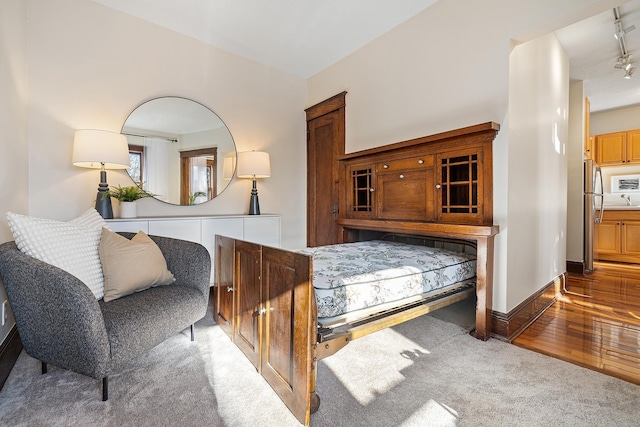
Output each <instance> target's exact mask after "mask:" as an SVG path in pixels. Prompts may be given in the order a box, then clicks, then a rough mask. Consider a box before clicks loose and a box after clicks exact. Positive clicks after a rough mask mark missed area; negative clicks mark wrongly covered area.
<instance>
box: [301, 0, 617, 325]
mask: <svg viewBox="0 0 640 427" xmlns="http://www.w3.org/2000/svg"><path fill="white" fill-rule="evenodd" d="M617 3H618V2H616V1H609V0H590V1H588V0H566V1H562V2H558V1H555V0H540V1H525V0H519V1H513V0H492V1H490V2H489V3H487V2H475V1H468V0H439V1H438V2H437V3H435V4H434V5H432V6H430V7H429V8H427V9H426V10H425V11H423V12H422V13H420V14H418V15H416V16H415V17H413V18H412V19H410V20H408V21H406V22H405V23H403V24H402V25H400V26H399V27H397V28H394V29H393V30H391V31H389V32H387V33H386V34H384V35H382V36H381V37H379V38H378V39H376V40H374V41H373V42H372V43H370V44H368V45H366V46H364V47H363V48H362V49H360V50H358V51H356V52H354V53H353V54H352V55H350V56H349V57H347V58H345V59H343V60H341V61H340V62H338V63H336V64H334V65H333V66H331V67H328V68H327V69H325V70H323V71H322V72H320V73H318V74H316V75H315V76H312V77H311V78H310V79H309V80H308V98H307V105H313V104H315V103H316V102H319V101H321V100H323V99H326V98H328V97H329V96H331V95H334V94H336V93H339V92H341V91H347V92H348V94H347V97H346V102H347V115H346V117H347V141H346V147H347V151H349V152H353V151H358V150H362V149H366V148H371V147H376V146H382V145H386V144H389V143H393V142H398V141H403V140H407V139H411V138H416V137H420V136H423V135H430V134H434V133H437V132H442V131H446V130H450V129H455V128H459V127H463V126H469V125H473V124H477V123H483V122H487V121H495V122H498V123H500V124H501V126H502V129H501V131H500V133H499V134H498V137H497V138H496V140H495V141H494V144H493V153H494V223H496V224H498V225H499V226H500V227H501V232H500V234H499V235H498V236H497V238H496V262H495V268H494V272H495V280H494V294H493V302H494V304H493V309H494V310H496V311H499V312H503V313H507V312H508V311H509V310H511V309H512V308H514V307H515V306H516V305H517V304H518V303H520V302H521V301H522V300H520V301H516V300H517V299H518V298H522V299H524V298H526V297H527V296H529V295H530V294H531V293H532V292H531V293H529V294H527V295H524V294H525V293H527V292H529V291H530V290H531V288H536V287H537V288H538V289H539V288H541V287H542V286H544V285H546V284H547V283H548V280H547V277H548V276H549V275H550V274H551V273H552V272H555V271H560V272H562V271H564V264H565V261H564V259H563V258H564V257H565V254H566V248H560V247H559V246H558V243H557V242H556V241H555V238H556V235H557V234H558V233H559V232H560V231H563V230H564V228H565V227H566V182H565V183H564V184H562V185H561V190H557V189H556V190H557V191H563V192H564V194H563V197H564V202H562V206H560V207H554V208H553V212H552V211H547V209H548V208H547V206H533V211H532V212H529V213H527V215H528V216H529V217H530V218H531V219H533V220H534V221H535V222H536V223H538V221H539V220H540V219H548V218H549V216H550V215H559V218H553V221H552V222H553V223H552V226H551V228H549V229H548V230H547V229H546V228H544V229H543V230H542V232H541V235H540V236H536V237H535V241H534V247H535V248H542V245H546V244H547V243H550V244H551V246H549V247H546V248H545V250H546V251H547V254H550V257H549V258H550V261H549V263H550V265H548V264H547V263H546V262H545V263H544V265H539V264H536V265H535V266H534V269H535V270H536V274H535V275H534V276H532V277H531V280H535V281H536V283H530V282H529V283H526V284H524V285H523V284H519V283H511V282H508V272H509V271H511V269H517V268H520V267H519V266H518V265H516V264H514V263H512V262H511V261H509V260H510V259H511V257H512V255H514V259H518V260H523V259H525V258H526V255H527V254H528V252H527V251H525V252H522V251H523V249H522V247H521V246H518V245H513V246H512V245H508V244H507V243H508V242H507V240H508V239H509V241H510V242H511V241H513V240H514V239H513V238H511V237H509V236H508V235H507V234H508V231H510V229H511V224H510V220H511V216H512V215H514V213H513V211H511V210H510V209H509V207H510V206H512V204H511V203H512V201H511V200H510V198H511V197H513V196H514V191H515V190H514V189H513V187H512V186H511V182H510V181H511V179H512V177H513V176H514V175H515V174H517V169H514V170H513V171H512V170H511V169H510V168H508V167H507V165H508V162H510V161H511V160H512V158H514V157H515V156H517V155H521V153H515V154H512V153H511V146H512V141H511V135H510V132H511V129H512V128H513V126H514V123H511V118H510V117H509V111H510V107H509V102H510V98H509V79H510V78H511V76H510V74H509V54H510V52H511V50H512V48H513V46H514V45H515V44H516V43H517V42H523V41H528V40H532V39H534V38H535V37H539V36H543V35H545V34H547V33H549V32H551V31H553V30H555V29H558V28H561V27H563V26H566V25H569V24H572V23H574V22H577V21H579V20H582V19H585V18H587V17H590V16H593V15H595V14H597V13H600V12H603V11H605V10H607V9H609V8H611V7H613V6H615V5H616V4H617ZM563 72H564V71H563ZM563 75H565V74H563ZM547 77H548V76H544V78H545V79H547ZM565 77H566V75H565ZM564 89H565V90H566V91H567V93H568V80H567V82H566V87H565V88H564ZM541 90H542V91H546V90H547V89H546V88H544V87H543V88H541ZM553 95H554V96H555V95H557V94H556V93H554V94H553ZM541 96H543V95H541ZM549 96H551V95H549ZM549 102H550V101H549ZM554 111H555V110H554ZM529 120H530V121H532V122H534V126H539V127H540V128H544V127H545V126H547V125H548V124H549V120H550V119H549V118H548V117H542V118H540V117H537V116H533V117H529ZM564 120H566V117H565V119H564ZM538 122H539V123H538ZM535 123H538V124H537V125H535ZM558 125H559V128H558V132H559V133H558V136H559V137H565V138H566V127H565V128H564V130H563V129H561V128H562V126H560V125H561V123H558ZM546 130H547V131H548V132H547V133H546V134H544V137H547V138H555V136H552V132H551V131H550V130H549V129H546ZM563 132H564V133H563ZM540 137H542V136H540ZM561 143H566V140H565V141H561ZM544 155H548V153H544ZM558 160H559V158H553V161H554V162H556V161H558ZM536 162H537V161H536ZM536 166H540V164H539V163H536ZM540 167H541V166H540ZM559 167H560V168H561V170H559V171H558V172H557V174H560V175H558V178H562V176H561V174H562V173H564V174H565V176H566V164H564V165H562V166H559ZM564 179H565V180H566V178H564ZM507 181H508V183H507ZM507 184H509V186H507ZM556 190H554V197H555V196H556V195H557V194H556V193H555V191H556ZM536 197H537V196H536ZM560 223H562V224H563V225H559V224H560ZM558 238H560V239H562V241H564V239H565V238H566V236H565V235H563V236H558ZM536 250H537V249H536ZM556 250H557V252H555V253H554V251H556ZM508 258H509V260H508ZM561 259H562V262H561V263H560V261H561ZM556 264H562V266H561V267H560V266H556ZM520 286H522V287H523V288H522V291H517V290H516V291H512V290H511V288H512V287H514V288H516V289H517V288H518V287H520Z"/></svg>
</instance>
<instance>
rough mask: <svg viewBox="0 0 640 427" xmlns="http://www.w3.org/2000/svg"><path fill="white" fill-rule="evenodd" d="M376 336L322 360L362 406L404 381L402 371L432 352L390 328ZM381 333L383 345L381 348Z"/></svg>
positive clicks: (356, 342)
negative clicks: (335, 356) (337, 356)
mask: <svg viewBox="0 0 640 427" xmlns="http://www.w3.org/2000/svg"><path fill="white" fill-rule="evenodd" d="M375 335H376V336H377V339H375V340H374V339H372V337H371V336H365V337H363V338H360V339H359V340H357V341H355V342H353V343H351V344H350V345H349V346H347V347H345V348H344V349H342V350H341V351H340V357H339V358H334V357H328V358H326V359H324V360H323V361H324V363H325V364H326V366H327V368H328V369H329V370H330V371H331V372H332V373H333V375H334V376H335V378H336V379H337V380H338V381H339V382H340V384H341V385H342V387H344V388H345V389H346V390H347V391H348V392H349V393H350V394H351V396H352V397H353V398H354V399H355V400H357V401H358V402H359V403H360V404H361V405H363V406H366V405H368V404H370V403H371V402H374V401H375V400H376V399H377V398H378V396H380V395H383V394H385V393H387V392H389V391H391V390H393V389H394V388H395V387H397V386H398V385H399V384H400V383H402V382H403V381H405V379H406V376H405V374H404V371H405V370H406V369H407V368H409V367H411V366H413V365H414V363H415V362H416V360H417V359H419V358H423V357H425V356H428V355H429V354H431V353H430V351H429V350H427V349H426V348H424V347H422V346H420V345H419V344H417V343H415V342H414V341H412V340H410V339H408V338H407V337H406V336H404V335H402V334H400V333H398V332H396V331H395V330H393V329H385V330H382V331H379V332H377V333H376V334H375ZM382 335H384V337H383V342H384V343H385V345H384V347H380V339H381V338H382ZM346 360H348V363H345V361H346ZM372 367H373V368H372ZM320 375H322V374H320Z"/></svg>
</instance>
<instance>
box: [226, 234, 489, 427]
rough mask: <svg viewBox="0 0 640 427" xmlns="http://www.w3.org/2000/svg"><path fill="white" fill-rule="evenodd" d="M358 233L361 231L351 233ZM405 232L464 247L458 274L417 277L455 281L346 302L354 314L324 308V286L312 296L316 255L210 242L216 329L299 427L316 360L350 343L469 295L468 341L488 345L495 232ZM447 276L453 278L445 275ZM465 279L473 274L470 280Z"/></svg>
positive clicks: (309, 406)
mask: <svg viewBox="0 0 640 427" xmlns="http://www.w3.org/2000/svg"><path fill="white" fill-rule="evenodd" d="M360 226H366V225H363V224H352V225H351V227H360ZM411 226H412V231H413V233H412V235H416V233H415V231H418V232H420V231H422V233H421V234H422V237H424V238H425V241H437V242H440V244H442V243H441V242H442V241H441V240H440V239H446V240H447V241H454V242H455V243H454V244H456V245H460V246H464V247H465V249H464V250H465V252H462V254H461V255H459V256H460V259H459V260H458V261H457V264H458V265H457V267H455V266H454V267H451V266H449V267H445V268H444V270H442V269H441V270H440V271H439V272H433V271H431V272H426V273H422V272H421V273H419V275H420V276H422V275H425V276H427V277H429V276H433V275H435V276H438V275H440V276H442V275H453V276H455V277H456V278H458V279H459V280H457V281H454V282H452V283H447V284H446V285H445V286H441V287H440V286H439V287H438V288H437V289H428V290H427V291H426V292H418V293H414V294H412V295H409V296H404V295H403V296H402V298H399V299H394V298H391V299H390V300H388V301H387V300H385V301H383V302H381V303H379V304H378V303H376V304H372V305H369V304H366V301H367V298H366V297H364V298H352V303H353V307H351V308H355V310H354V311H349V310H346V309H345V308H347V307H346V306H348V305H349V304H348V303H346V302H345V301H346V300H348V298H343V299H341V301H342V303H338V304H334V303H328V302H327V297H328V296H331V295H328V294H331V293H332V292H331V291H330V289H331V288H330V287H327V286H328V285H327V284H325V285H319V286H318V290H317V291H316V289H314V275H313V264H314V260H313V256H312V254H313V253H318V252H321V251H322V249H318V248H315V249H308V250H303V251H289V250H284V249H279V248H272V247H268V246H262V245H259V244H256V243H251V242H245V241H242V240H237V239H232V238H227V237H223V236H216V258H217V261H216V267H217V276H218V281H217V287H216V289H217V305H216V308H215V313H216V318H217V322H218V324H219V325H220V326H221V327H222V328H223V330H225V332H227V334H228V335H229V336H230V338H231V339H232V340H233V341H234V342H235V344H236V345H237V346H238V348H240V350H242V351H243V353H244V354H245V355H246V356H247V358H248V359H249V360H250V361H251V362H252V363H253V365H254V366H255V367H256V370H257V371H258V372H259V373H260V374H261V375H262V376H263V377H264V378H265V380H266V381H267V382H268V383H269V384H270V385H271V386H272V387H273V389H274V390H275V391H276V393H277V394H278V395H279V396H280V398H281V399H282V400H283V402H284V403H285V404H286V405H287V407H288V408H289V409H290V410H291V412H292V413H293V414H294V415H295V416H296V417H297V418H298V420H300V422H301V423H303V424H305V425H308V424H309V422H310V415H311V413H313V412H315V410H317V408H318V406H319V404H320V401H319V397H318V396H317V394H316V392H315V378H316V365H317V362H318V360H321V359H323V358H325V357H328V356H331V355H332V354H334V353H336V352H337V351H339V350H340V349H341V348H343V347H344V346H346V345H348V343H349V342H351V341H353V340H354V339H357V338H360V337H362V336H365V335H367V334H370V333H373V332H375V331H378V330H381V329H384V328H387V327H390V326H393V325H396V324H399V323H402V322H405V321H407V320H410V319H413V318H415V317H417V316H421V315H423V314H426V313H429V312H432V311H434V310H436V309H439V308H442V307H445V306H447V305H449V304H453V303H455V302H458V301H460V300H462V299H465V298H468V297H470V296H473V295H474V294H475V296H476V298H477V302H476V329H475V331H472V334H473V335H474V336H476V337H477V338H479V339H482V340H486V339H488V338H489V336H490V307H491V292H492V288H491V281H492V275H491V266H492V264H493V238H494V236H495V234H496V233H497V227H495V226H462V225H450V224H449V225H444V226H443V225H441V224H422V227H418V228H417V229H416V224H411ZM384 228H385V230H379V231H384V232H392V233H399V234H401V233H402V232H403V231H404V232H406V230H403V224H402V223H395V224H394V223H391V222H387V223H386V224H385V226H384ZM420 228H422V230H420ZM352 230H353V228H352ZM369 230H371V229H370V228H369ZM429 239H437V240H429ZM376 245H378V243H374V247H375V246H376ZM332 250H333V249H329V252H331V251H332ZM305 252H306V253H305ZM324 256H325V255H321V256H320V258H323V257H324ZM436 258H437V256H436ZM320 263H330V261H328V259H325V260H324V261H321V262H320ZM470 264H473V266H472V267H471V266H470ZM446 268H449V269H451V268H453V269H454V270H458V271H456V272H455V274H452V273H446ZM470 273H471V274H473V273H475V274H474V275H473V276H471V277H469V274H470ZM323 274H324V273H323ZM327 280H329V282H330V281H331V280H333V279H327ZM441 282H442V281H441ZM442 283H443V282H442ZM335 289H341V290H340V291H338V294H340V293H341V292H342V293H343V295H346V291H345V290H344V287H337V288H335ZM322 291H324V293H323V292H322ZM365 294H366V292H365ZM318 295H320V298H318ZM333 300H334V301H335V300H336V298H333ZM338 300H340V299H339V298H338ZM320 307H322V308H320ZM319 308H320V311H319ZM319 314H330V316H324V317H320V316H319Z"/></svg>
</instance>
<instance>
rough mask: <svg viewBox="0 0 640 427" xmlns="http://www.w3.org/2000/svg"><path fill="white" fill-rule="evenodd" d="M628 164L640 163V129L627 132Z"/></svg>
mask: <svg viewBox="0 0 640 427" xmlns="http://www.w3.org/2000/svg"><path fill="white" fill-rule="evenodd" d="M626 160H627V163H640V129H636V130H632V131H629V132H627V158H626Z"/></svg>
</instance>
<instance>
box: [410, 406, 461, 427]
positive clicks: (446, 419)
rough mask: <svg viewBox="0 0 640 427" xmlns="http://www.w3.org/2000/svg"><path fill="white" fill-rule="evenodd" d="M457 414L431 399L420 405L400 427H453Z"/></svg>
mask: <svg viewBox="0 0 640 427" xmlns="http://www.w3.org/2000/svg"><path fill="white" fill-rule="evenodd" d="M457 420H458V413H457V412H456V411H454V410H453V409H451V408H450V407H448V406H447V405H443V404H441V403H438V402H436V401H435V400H433V399H429V401H428V402H427V403H425V404H424V405H422V407H420V409H418V410H417V411H415V412H414V413H413V414H411V416H410V417H409V418H407V419H406V420H405V421H404V422H403V423H402V424H400V426H414V425H420V424H423V425H428V426H430V427H436V426H442V427H449V426H451V427H453V426H455V425H456V424H457Z"/></svg>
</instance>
